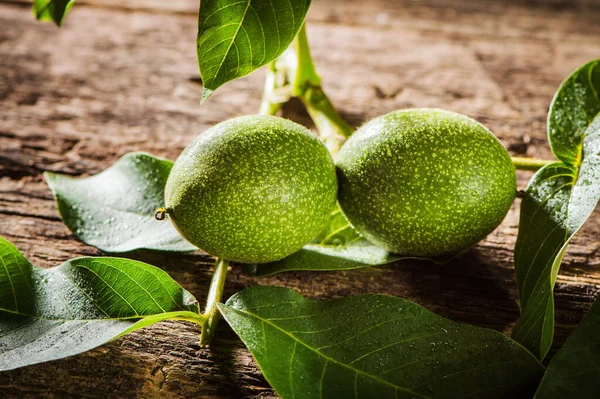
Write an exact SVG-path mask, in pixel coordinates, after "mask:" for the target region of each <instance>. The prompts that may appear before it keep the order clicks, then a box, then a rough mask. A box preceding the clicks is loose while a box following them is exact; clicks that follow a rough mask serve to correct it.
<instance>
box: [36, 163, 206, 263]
mask: <svg viewBox="0 0 600 399" xmlns="http://www.w3.org/2000/svg"><path fill="white" fill-rule="evenodd" d="M172 166H173V163H172V162H171V161H167V160H164V159H159V158H155V157H153V156H151V155H149V154H145V153H141V152H134V153H129V154H126V155H124V156H123V157H121V159H119V160H118V161H117V162H116V163H115V164H114V165H112V166H111V167H110V168H108V169H107V170H105V171H104V172H102V173H99V174H97V175H95V176H91V177H86V178H82V179H73V178H71V177H68V176H63V175H58V174H54V173H50V172H46V173H44V176H45V177H46V181H47V182H48V185H49V186H50V188H51V189H52V193H53V194H54V198H55V200H56V204H57V207H58V211H59V212H60V216H61V217H62V220H63V222H64V223H65V224H66V225H67V227H68V228H69V229H70V230H71V231H72V232H73V234H75V235H76V236H77V237H78V238H79V239H80V240H81V241H83V242H85V243H86V244H89V245H93V246H95V247H97V248H100V249H101V250H103V251H107V252H115V253H116V252H128V251H133V250H136V249H140V248H145V249H153V250H161V251H193V250H194V249H196V247H194V246H193V245H191V244H189V243H188V242H186V241H185V240H183V239H182V238H181V236H180V235H179V233H177V231H175V229H174V228H173V226H171V224H170V223H159V222H158V221H156V220H155V219H154V213H155V212H156V210H157V209H158V208H159V207H161V206H163V205H164V191H165V184H166V181H167V178H168V176H169V173H170V171H171V167H172Z"/></svg>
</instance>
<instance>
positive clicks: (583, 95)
mask: <svg viewBox="0 0 600 399" xmlns="http://www.w3.org/2000/svg"><path fill="white" fill-rule="evenodd" d="M598 93H600V60H597V61H593V62H590V63H588V64H586V65H584V66H583V67H581V68H579V69H578V70H576V71H575V72H573V74H572V75H571V76H569V77H568V78H567V79H566V80H565V81H564V82H563V83H562V85H561V86H560V88H559V89H558V91H557V93H556V95H555V97H554V101H553V102H552V105H551V107H550V114H549V118H548V138H549V140H550V144H551V146H552V151H553V152H554V154H555V155H556V157H557V158H558V159H559V160H560V161H561V162H556V163H553V164H550V165H547V166H545V167H544V168H542V169H540V170H539V171H538V172H537V173H536V174H535V175H534V176H533V178H532V179H531V181H530V182H529V185H528V186H527V189H526V193H525V197H524V198H523V201H522V203H521V219H520V223H519V234H518V237H517V243H516V246H515V270H516V277H517V285H518V288H519V296H520V307H521V318H520V319H519V321H518V322H517V324H516V325H515V328H514V329H513V333H512V336H513V338H514V339H515V340H517V341H519V342H521V343H522V344H523V345H524V346H525V347H526V348H528V349H529V350H531V351H532V352H533V353H534V354H535V355H536V356H538V357H539V358H540V359H543V358H544V357H545V356H546V354H547V353H548V350H549V349H550V346H551V345H552V340H553V336H554V298H553V290H554V283H555V281H556V276H557V274H558V270H559V268H560V263H561V262H562V258H563V255H564V254H565V252H566V250H567V246H568V244H569V242H570V241H571V239H572V238H573V236H574V235H575V233H577V231H578V230H579V229H580V228H581V227H582V226H583V224H584V223H585V221H586V220H587V219H588V217H589V216H590V215H591V214H592V212H593V211H594V208H595V207H596V204H597V203H598V200H599V199H600V98H599V97H598Z"/></svg>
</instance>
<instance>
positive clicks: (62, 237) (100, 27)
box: [0, 0, 600, 398]
mask: <svg viewBox="0 0 600 399" xmlns="http://www.w3.org/2000/svg"><path fill="white" fill-rule="evenodd" d="M119 3H122V4H125V5H126V6H128V7H129V10H122V9H117V8H115V9H106V8H103V7H86V6H80V7H77V8H76V9H75V10H74V12H73V15H72V16H71V18H69V20H68V22H67V24H66V25H65V26H64V28H63V29H61V30H58V29H56V28H55V27H54V26H52V25H50V24H39V23H36V22H34V21H33V20H32V19H31V16H30V14H29V11H28V10H27V9H26V8H24V7H21V6H14V5H2V4H0V76H1V77H2V78H1V79H0V101H1V103H2V111H0V234H1V235H3V236H5V237H6V238H8V239H9V240H11V241H13V242H14V243H15V244H16V245H17V246H18V247H19V248H20V249H21V250H22V251H23V252H24V253H25V254H26V255H27V256H28V257H29V258H30V259H31V260H32V261H34V262H35V263H37V264H39V265H41V266H44V267H52V266H55V265H57V264H59V263H61V262H63V261H65V260H66V259H68V258H71V257H75V256H82V255H99V254H100V252H99V251H98V250H96V249H94V248H91V247H88V246H86V245H84V244H82V243H80V242H78V241H77V240H75V239H74V237H73V236H72V235H71V234H70V233H69V231H68V230H67V229H66V228H65V227H64V225H63V224H62V223H61V222H60V220H59V218H58V214H57V212H56V210H55V209H54V205H53V202H52V198H51V194H50V192H49V190H48V188H47V187H46V185H45V184H44V182H43V180H42V179H41V172H42V171H43V170H52V171H57V172H62V173H69V174H73V175H81V174H91V173H96V172H99V171H101V170H103V169H104V168H106V167H107V166H108V165H110V164H111V163H112V162H114V161H115V160H116V159H117V158H118V157H119V156H120V155H122V154H124V153H125V152H128V151H135V150H144V151H148V152H150V153H153V154H155V155H158V156H164V157H167V158H171V159H175V157H176V156H177V154H178V153H179V152H180V151H181V149H182V148H183V147H184V146H185V145H186V144H187V143H188V142H189V141H190V140H191V139H192V138H193V137H195V136H196V135H197V134H199V133H201V132H202V131H203V130H204V129H206V128H207V127H209V126H211V125H212V124H214V123H217V122H219V121H222V120H224V119H227V118H229V117H232V116H236V115H241V114H248V113H254V112H256V110H257V109H258V105H259V102H260V95H261V89H262V77H263V74H262V72H259V73H257V74H255V75H252V76H250V77H248V78H244V79H241V80H238V81H235V82H232V83H231V84H228V85H226V86H224V87H223V88H222V89H220V90H219V91H218V92H217V93H216V94H215V95H214V96H213V97H212V98H211V100H210V101H209V102H208V103H207V104H206V105H204V106H202V107H200V106H199V101H200V97H201V87H200V86H199V85H198V84H197V83H195V81H194V79H195V78H196V77H197V66H196V59H195V54H194V51H195V50H194V49H195V44H194V39H195V30H196V21H195V17H194V15H193V14H194V12H195V11H194V9H193V8H191V6H190V5H191V4H193V3H194V2H191V1H181V2H159V1H154V2H150V3H149V2H140V1H133V0H129V1H126V2H119ZM184 3H185V4H184ZM485 3H486V4H485V5H481V2H463V1H459V0H455V1H453V2H451V3H447V2H444V4H446V6H443V4H442V2H432V3H430V4H420V3H417V4H413V3H405V2H385V1H375V2H365V1H355V0H353V1H351V2H348V1H347V2H342V1H341V0H335V1H328V2H325V1H318V0H315V2H314V6H313V9H312V10H311V13H310V22H311V23H310V24H309V28H308V29H309V38H310V40H311V42H312V46H313V54H314V57H315V59H316V62H317V65H318V67H319V70H320V71H321V72H322V75H323V78H324V82H325V85H326V89H327V90H328V93H329V94H330V95H331V97H332V99H333V101H334V102H335V103H336V105H338V106H339V109H340V110H341V112H342V114H343V115H344V116H345V117H346V118H347V119H348V120H350V121H351V122H352V123H353V124H355V125H359V124H361V123H362V122H363V121H365V120H368V119H370V118H372V117H374V116H376V115H379V114H382V113H384V112H388V111H391V110H393V109H396V108H405V107H411V106H431V107H443V108H447V109H451V110H454V111H457V112H463V113H466V114H468V115H471V116H473V117H475V118H477V119H479V120H481V121H482V122H484V123H486V124H487V125H488V126H489V127H490V128H491V129H492V130H494V131H495V132H496V134H497V135H498V136H499V137H500V139H501V140H502V141H503V143H504V144H505V145H506V146H507V148H509V150H510V151H511V152H512V153H514V154H519V155H528V156H536V157H541V158H545V157H550V156H551V153H550V151H549V148H548V145H547V143H546V138H545V115H546V112H547V107H548V104H549V102H550V100H551V97H552V94H553V93H554V91H555V89H556V87H557V86H558V84H559V83H560V81H561V80H562V79H563V77H564V76H566V75H567V74H568V73H569V72H570V71H571V70H572V69H573V68H575V67H576V66H578V65H580V64H582V63H584V62H585V61H588V60H590V59H592V58H596V57H598V54H600V26H598V24H597V21H598V20H599V17H600V13H598V12H595V11H593V10H591V9H590V7H587V6H586V4H587V5H590V4H593V2H591V1H582V2H580V3H577V4H579V5H577V6H573V5H572V4H575V3H571V5H569V3H568V2H560V4H561V5H562V7H561V8H560V9H559V10H558V11H556V10H553V9H552V8H550V7H548V6H547V5H531V4H529V5H528V6H523V5H519V4H517V2H509V3H507V4H503V3H502V2H493V3H488V2H485ZM108 4H114V2H113V3H108ZM140 4H142V5H143V7H144V10H141V11H140V10H135V8H136V7H134V5H137V7H139V6H140ZM448 4H450V6H448ZM342 5H343V7H342ZM169 7H180V8H181V9H178V10H175V11H176V12H172V11H173V10H174V9H173V8H169ZM185 7H187V8H185ZM160 8H162V9H160ZM165 8H166V9H165ZM582 10H583V11H582ZM165 11H169V12H165ZM286 111H288V113H289V115H294V117H297V118H299V120H301V121H302V122H305V123H308V121H307V119H306V115H305V114H304V113H303V112H302V111H301V110H298V108H297V107H295V106H294V105H292V106H290V107H287V109H286ZM529 176H530V174H527V173H522V174H519V185H520V186H521V187H523V186H524V185H525V184H526V181H527V179H528V178H529ZM517 224H518V202H517V203H516V204H515V205H514V206H513V209H512V210H511V212H510V213H509V215H508V216H507V219H506V220H505V222H504V223H503V224H502V225H501V226H500V227H499V228H498V229H497V230H496V231H495V232H494V233H492V234H491V235H490V236H489V237H488V238H487V239H486V240H485V241H483V242H482V243H480V244H479V245H477V246H476V247H475V248H473V249H472V250H471V251H469V252H468V253H466V254H465V255H463V256H461V257H460V258H459V259H457V260H455V261H453V262H452V263H451V264H449V265H445V266H436V265H431V264H429V263H427V262H401V263H398V264H395V265H394V266H392V267H386V268H375V269H367V270H360V271H352V272H342V273H288V274H283V275H278V276H274V277H270V278H264V279H254V278H252V277H249V276H247V275H245V274H243V273H242V271H241V270H240V268H238V267H235V268H234V269H233V271H232V273H231V274H230V276H229V278H228V286H227V295H231V294H233V293H234V292H236V291H238V290H239V289H241V288H243V287H245V286H249V285H253V284H272V285H283V286H287V287H290V288H294V289H297V290H298V291H300V292H301V293H302V294H304V295H307V296H309V297H315V298H333V297H340V296H347V295H354V294H359V293H366V292H379V293H387V294H391V295H397V296H402V297H406V298H409V299H411V300H414V301H416V302H418V303H420V304H422V305H423V306H425V307H427V308H429V309H431V310H433V311H435V312H437V313H439V314H442V315H444V316H447V317H450V318H452V319H454V320H457V321H462V322H467V323H472V324H476V325H481V326H487V327H491V328H495V329H498V330H501V331H504V332H507V331H509V330H510V328H511V327H512V325H513V324H514V322H515V321H516V319H517V317H518V306H517V294H516V287H515V283H514V272H513V269H512V248H513V246H514V242H515V238H516V232H517ZM598 236H600V215H598V214H595V215H594V216H593V217H592V220H590V222H589V223H588V224H587V226H586V227H585V229H584V230H583V231H582V232H581V234H579V235H578V236H577V237H576V239H575V241H574V244H573V245H572V246H571V249H570V251H569V253H568V254H567V256H566V258H565V264H564V267H563V270H562V272H561V275H560V276H559V279H558V284H557V289H556V293H557V295H556V306H557V322H558V326H557V345H560V343H561V342H562V341H564V338H565V336H566V335H567V334H568V332H569V331H570V330H571V329H572V328H573V326H574V325H575V324H576V323H577V322H578V321H579V319H580V318H581V317H582V316H583V314H584V313H585V310H586V309H587V307H588V306H589V304H590V303H591V301H592V300H593V298H594V297H595V296H596V294H597V292H598V287H599V286H600V248H599V245H598V239H597V237H598ZM132 256H133V257H135V258H137V259H141V260H144V261H148V262H149V263H153V264H155V265H158V266H160V267H162V268H164V269H165V270H166V271H167V272H169V273H170V274H171V275H172V276H173V277H174V278H175V279H176V280H177V281H179V282H181V283H182V284H183V285H184V286H185V287H186V288H187V289H188V290H190V291H191V292H193V293H194V294H195V295H197V296H198V297H199V298H201V297H202V296H203V293H204V291H205V290H206V288H207V286H208V279H209V268H210V258H209V257H207V256H205V255H202V254H200V253H198V254H188V255H164V254H156V253H136V254H133V255H132ZM221 330H222V333H223V337H222V338H220V339H219V340H217V342H216V343H215V345H214V346H213V347H212V348H211V349H204V348H199V347H198V340H197V334H198V329H197V328H196V327H195V326H191V325H188V324H186V323H176V322H167V323H161V324H159V325H157V326H153V327H151V328H149V329H147V330H144V331H140V332H136V333H134V334H131V335H130V336H127V337H124V338H122V339H120V340H118V341H117V342H115V343H111V344H108V345H106V346H104V347H102V348H100V349H98V350H95V351H92V352H91V353H88V354H84V355H81V356H77V357H74V358H71V359H65V360H62V361H58V362H54V363H50V364H44V365H39V366H34V367H30V368H26V369H22V370H17V371H14V372H8V373H2V374H0V389H1V390H2V393H3V397H23V396H25V397H27V396H29V397H38V396H46V397H52V396H55V397H107V396H110V397H132V396H135V395H136V394H137V395H138V396H141V397H159V396H160V397H166V398H181V397H198V396H258V395H261V396H273V392H272V390H270V388H269V387H268V384H267V383H266V382H265V381H264V379H263V378H262V377H261V376H260V372H259V370H258V369H257V366H256V364H255V363H254V362H253V361H252V360H251V357H250V356H249V354H248V352H247V351H246V350H245V349H243V347H242V345H241V344H240V343H239V342H238V341H237V340H235V338H234V336H233V334H232V333H231V332H228V329H227V328H226V327H225V326H221ZM555 347H556V346H555Z"/></svg>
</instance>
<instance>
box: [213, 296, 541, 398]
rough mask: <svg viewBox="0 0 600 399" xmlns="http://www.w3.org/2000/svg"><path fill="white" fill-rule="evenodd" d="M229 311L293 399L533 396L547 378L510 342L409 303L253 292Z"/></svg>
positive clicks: (270, 375)
mask: <svg viewBox="0 0 600 399" xmlns="http://www.w3.org/2000/svg"><path fill="white" fill-rule="evenodd" d="M219 308H220V310H221V313H222V314H223V316H224V318H225V319H226V320H227V322H228V323H229V324H230V325H231V327H232V328H233V330H234V331H235V332H236V333H237V334H238V335H239V336H240V337H241V339H242V341H244V343H245V344H246V346H247V347H248V349H250V351H251V352H252V354H253V356H254V357H255V359H256V361H257V362H258V364H259V366H260V368H261V370H262V372H263V374H264V376H265V378H266V379H267V380H268V381H269V383H270V384H271V385H272V386H273V387H274V388H275V390H276V391H277V393H278V394H279V395H280V396H281V397H282V398H284V399H285V398H319V397H327V398H350V397H355V398H359V397H364V398H373V397H378V398H434V397H435V398H465V397H485V398H507V397H511V398H512V397H515V398H516V397H531V394H532V393H533V391H534V390H535V387H536V385H537V382H538V381H539V379H540V378H541V375H542V373H543V366H542V365H541V364H540V363H539V362H538V361H537V360H536V359H535V358H534V357H533V356H532V355H531V354H530V353H528V352H527V351H526V350H525V349H523V348H522V347H521V346H520V345H518V344H517V343H515V342H514V341H511V340H510V339H509V338H507V337H505V336H504V335H502V334H500V333H498V332H496V331H493V330H488V329H484V328H478V327H472V326H467V325H462V324H458V323H454V322H452V321H450V320H447V319H444V318H442V317H440V316H437V315H435V314H433V313H431V312H429V311H428V310H426V309H424V308H422V307H420V306H418V305H416V304H414V303H412V302H410V301H407V300H404V299H400V298H394V297H390V296H384V295H361V296H356V297H351V298H345V299H340V300H335V301H311V300H307V299H304V298H303V297H301V296H300V295H299V294H297V293H296V292H294V291H292V290H289V289H285V288H278V287H252V288H248V289H245V290H244V291H241V292H239V293H237V294H236V295H234V296H233V297H231V298H230V299H229V301H227V304H226V305H220V306H219Z"/></svg>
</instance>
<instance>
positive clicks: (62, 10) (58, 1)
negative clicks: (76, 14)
mask: <svg viewBox="0 0 600 399" xmlns="http://www.w3.org/2000/svg"><path fill="white" fill-rule="evenodd" d="M73 4H75V0H34V2H33V15H34V16H35V17H36V18H37V19H39V20H40V21H54V23H56V25H58V26H61V25H62V24H63V22H65V19H66V18H67V14H69V11H71V8H72V7H73Z"/></svg>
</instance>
